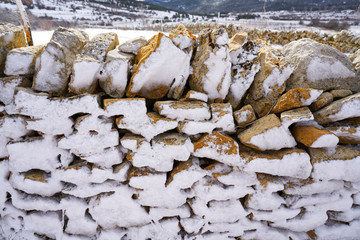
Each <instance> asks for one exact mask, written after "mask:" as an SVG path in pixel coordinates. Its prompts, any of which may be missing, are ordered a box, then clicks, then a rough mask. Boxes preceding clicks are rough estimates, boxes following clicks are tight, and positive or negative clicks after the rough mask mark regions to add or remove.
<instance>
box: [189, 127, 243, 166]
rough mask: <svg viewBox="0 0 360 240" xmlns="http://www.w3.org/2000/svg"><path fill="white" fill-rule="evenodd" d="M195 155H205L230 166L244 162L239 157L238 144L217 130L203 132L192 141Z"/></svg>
mask: <svg viewBox="0 0 360 240" xmlns="http://www.w3.org/2000/svg"><path fill="white" fill-rule="evenodd" d="M193 155H194V156H195V157H207V158H211V159H214V160H216V161H219V162H222V163H225V164H228V165H230V166H237V167H242V166H243V165H244V163H245V160H244V159H241V158H240V155H239V145H238V143H237V142H236V141H235V140H234V139H233V138H231V137H229V136H226V135H223V134H221V133H218V132H212V133H210V134H204V135H203V136H202V137H201V138H200V139H199V140H198V141H196V142H194V153H193Z"/></svg>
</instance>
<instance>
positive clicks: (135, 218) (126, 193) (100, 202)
mask: <svg viewBox="0 0 360 240" xmlns="http://www.w3.org/2000/svg"><path fill="white" fill-rule="evenodd" d="M133 194H134V191H133V190H131V189H130V188H129V187H127V186H120V187H118V188H115V193H113V194H105V195H102V196H99V197H93V198H91V200H90V203H89V205H90V207H89V213H90V215H91V216H92V218H93V219H94V220H95V221H96V223H97V224H99V225H100V226H101V227H102V228H103V229H111V228H114V227H116V226H119V227H131V226H141V225H144V224H147V223H149V222H150V218H149V215H148V214H147V212H146V211H145V209H144V208H143V207H141V206H140V205H139V204H138V203H137V202H136V201H134V199H132V198H131V196H132V195H133Z"/></svg>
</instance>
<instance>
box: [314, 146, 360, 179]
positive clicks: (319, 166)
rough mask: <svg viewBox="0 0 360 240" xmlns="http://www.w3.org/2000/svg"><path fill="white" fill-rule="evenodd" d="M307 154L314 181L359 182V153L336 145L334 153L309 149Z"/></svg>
mask: <svg viewBox="0 0 360 240" xmlns="http://www.w3.org/2000/svg"><path fill="white" fill-rule="evenodd" d="M309 154H310V157H311V163H312V164H313V172H312V174H311V176H312V177H313V178H314V179H319V180H332V179H335V180H344V181H350V182H358V181H360V175H359V171H360V151H358V150H356V149H353V148H349V147H345V146H341V145H338V146H337V147H336V149H335V150H334V151H328V150H327V149H319V148H310V149H309Z"/></svg>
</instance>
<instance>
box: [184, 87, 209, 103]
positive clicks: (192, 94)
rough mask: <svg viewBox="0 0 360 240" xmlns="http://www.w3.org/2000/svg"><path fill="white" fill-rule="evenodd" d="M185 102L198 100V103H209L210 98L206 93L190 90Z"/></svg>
mask: <svg viewBox="0 0 360 240" xmlns="http://www.w3.org/2000/svg"><path fill="white" fill-rule="evenodd" d="M184 100H198V101H203V102H207V101H208V96H207V95H206V94H205V93H201V92H197V91H194V90H190V91H188V92H187V93H186V95H185V98H184Z"/></svg>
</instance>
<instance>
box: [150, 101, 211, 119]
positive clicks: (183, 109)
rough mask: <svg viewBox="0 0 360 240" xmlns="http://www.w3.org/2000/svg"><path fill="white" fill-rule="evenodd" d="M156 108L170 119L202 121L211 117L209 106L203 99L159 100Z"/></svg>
mask: <svg viewBox="0 0 360 240" xmlns="http://www.w3.org/2000/svg"><path fill="white" fill-rule="evenodd" d="M154 109H155V110H156V111H157V112H158V113H159V114H160V115H164V116H166V117H167V118H170V119H176V120H179V121H182V120H185V119H187V120H193V121H201V120H208V119H210V117H211V114H210V111H209V107H208V105H207V104H206V103H204V102H201V101H186V102H185V101H184V102H181V101H158V102H156V103H155V105H154Z"/></svg>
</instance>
